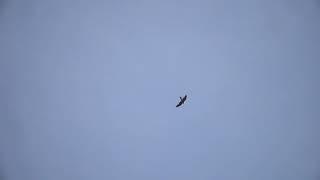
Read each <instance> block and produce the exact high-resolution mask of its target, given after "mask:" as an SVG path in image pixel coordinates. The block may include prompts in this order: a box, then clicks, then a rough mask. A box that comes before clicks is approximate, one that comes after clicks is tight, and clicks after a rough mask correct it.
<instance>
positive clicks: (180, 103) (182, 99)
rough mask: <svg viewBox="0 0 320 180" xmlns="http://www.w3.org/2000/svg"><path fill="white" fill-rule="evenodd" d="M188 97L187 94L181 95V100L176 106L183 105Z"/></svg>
mask: <svg viewBox="0 0 320 180" xmlns="http://www.w3.org/2000/svg"><path fill="white" fill-rule="evenodd" d="M186 99H187V95H184V97H183V98H182V97H180V102H179V103H178V104H177V105H176V107H179V106H181V105H182V104H183V103H184V102H185V101H186Z"/></svg>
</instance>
